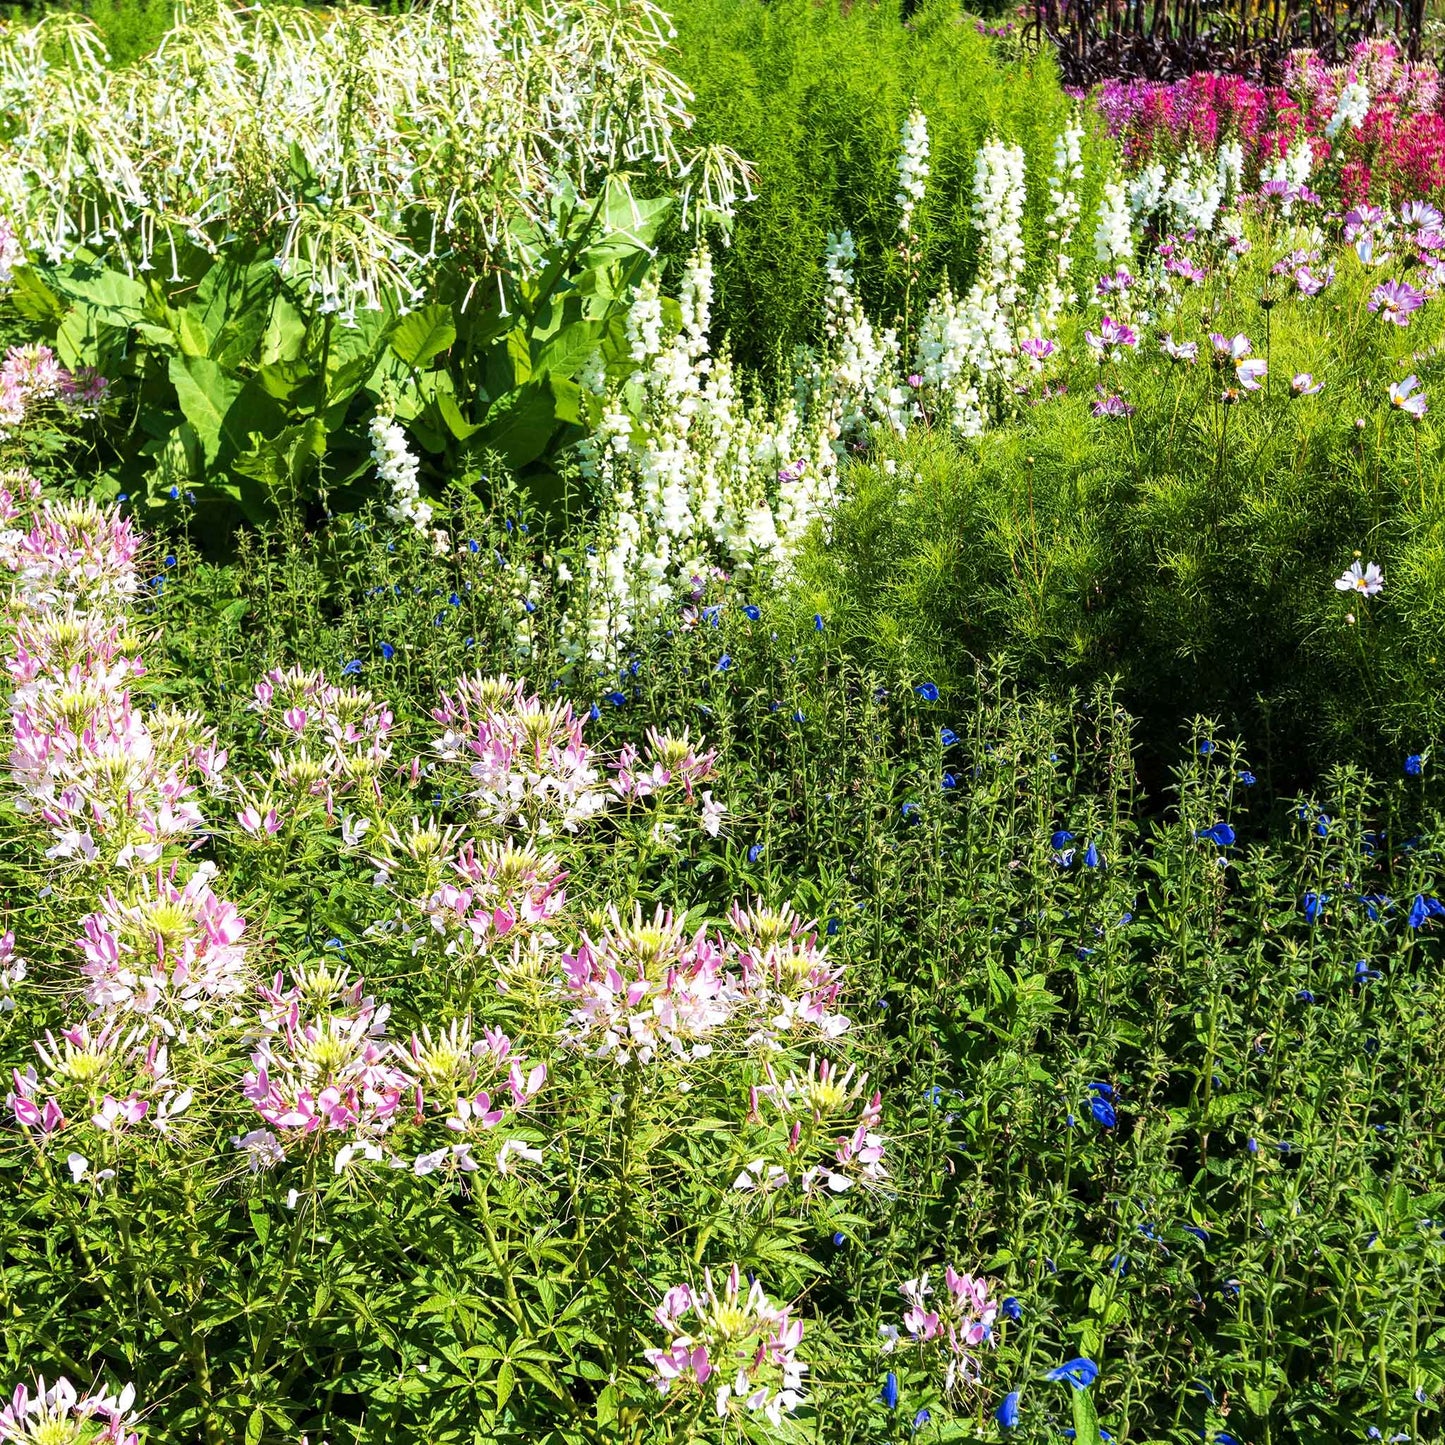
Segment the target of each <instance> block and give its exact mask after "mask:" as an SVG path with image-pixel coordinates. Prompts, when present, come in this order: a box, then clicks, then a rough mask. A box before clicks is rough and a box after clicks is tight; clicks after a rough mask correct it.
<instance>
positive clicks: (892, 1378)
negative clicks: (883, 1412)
mask: <svg viewBox="0 0 1445 1445" xmlns="http://www.w3.org/2000/svg"><path fill="white" fill-rule="evenodd" d="M878 1398H879V1399H880V1400H882V1401H883V1403H884V1404H885V1405H887V1406H888V1408H889V1409H890V1410H896V1409H897V1408H898V1376H897V1375H895V1374H894V1373H893V1371H892V1370H889V1372H888V1376H887V1378H886V1379H885V1380H884V1381H883V1388H882V1390H881V1391H879V1394H878Z"/></svg>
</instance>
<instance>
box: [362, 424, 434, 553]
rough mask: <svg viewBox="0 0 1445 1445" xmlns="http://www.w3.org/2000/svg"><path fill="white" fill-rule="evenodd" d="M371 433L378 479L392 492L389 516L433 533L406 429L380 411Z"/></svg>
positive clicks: (428, 509) (418, 529)
mask: <svg viewBox="0 0 1445 1445" xmlns="http://www.w3.org/2000/svg"><path fill="white" fill-rule="evenodd" d="M367 431H368V432H369V433H370V436H371V459H372V461H374V462H375V463H376V475H377V478H378V480H379V481H381V482H382V483H383V485H385V486H386V487H387V489H388V496H387V501H386V515H387V516H388V517H390V518H391V519H392V521H393V522H406V523H408V524H409V525H410V526H412V527H413V528H415V530H416V531H418V532H427V531H429V530H430V528H431V520H432V509H431V503H429V502H425V501H423V500H422V495H421V485H420V483H419V482H418V481H417V460H416V457H415V456H414V455H413V454H412V450H411V448H410V447H409V446H408V445H407V441H406V432H405V430H404V429H403V428H402V426H401V425H400V423H399V422H398V421H397V420H396V418H395V417H394V416H390V415H388V414H387V413H386V412H384V411H378V412H377V413H376V415H375V416H373V417H372V419H371V422H370V424H369V425H368V427H367Z"/></svg>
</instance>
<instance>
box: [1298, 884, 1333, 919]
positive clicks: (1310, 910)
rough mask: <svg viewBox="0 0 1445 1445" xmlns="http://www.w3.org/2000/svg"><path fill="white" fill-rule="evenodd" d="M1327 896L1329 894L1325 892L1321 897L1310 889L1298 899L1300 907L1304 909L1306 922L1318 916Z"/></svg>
mask: <svg viewBox="0 0 1445 1445" xmlns="http://www.w3.org/2000/svg"><path fill="white" fill-rule="evenodd" d="M1328 897H1329V895H1328V894H1326V895H1325V897H1324V898H1321V897H1320V895H1319V894H1318V893H1316V892H1315V891H1314V890H1313V889H1311V890H1310V891H1309V892H1308V893H1306V894H1305V896H1304V897H1303V898H1301V899H1300V907H1301V908H1303V909H1304V915H1305V922H1306V923H1313V922H1314V921H1315V919H1317V918H1318V917H1319V916H1320V910H1321V909H1322V908H1323V907H1324V906H1325V898H1328Z"/></svg>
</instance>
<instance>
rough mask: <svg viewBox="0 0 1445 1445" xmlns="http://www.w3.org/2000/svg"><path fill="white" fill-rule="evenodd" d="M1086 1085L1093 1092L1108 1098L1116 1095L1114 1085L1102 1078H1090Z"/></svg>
mask: <svg viewBox="0 0 1445 1445" xmlns="http://www.w3.org/2000/svg"><path fill="white" fill-rule="evenodd" d="M1084 1087H1085V1088H1086V1089H1087V1090H1088V1091H1089V1092H1090V1093H1091V1094H1102V1095H1103V1096H1104V1097H1105V1098H1106V1099H1112V1098H1113V1097H1114V1086H1113V1085H1112V1084H1106V1083H1104V1081H1103V1080H1102V1079H1090V1080H1089V1082H1088V1083H1087V1084H1085V1085H1084Z"/></svg>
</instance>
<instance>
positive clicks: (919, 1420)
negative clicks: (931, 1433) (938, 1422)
mask: <svg viewBox="0 0 1445 1445" xmlns="http://www.w3.org/2000/svg"><path fill="white" fill-rule="evenodd" d="M931 1419H933V1412H932V1411H931V1410H929V1409H928V1408H927V1407H926V1406H925V1407H924V1408H923V1409H922V1410H920V1411H919V1412H918V1413H917V1414H916V1415H915V1416H914V1417H913V1433H914V1434H915V1435H916V1434H918V1432H919V1431H920V1430H921V1429H923V1427H924V1426H925V1425H926V1424H928V1422H929V1421H930V1420H931Z"/></svg>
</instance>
